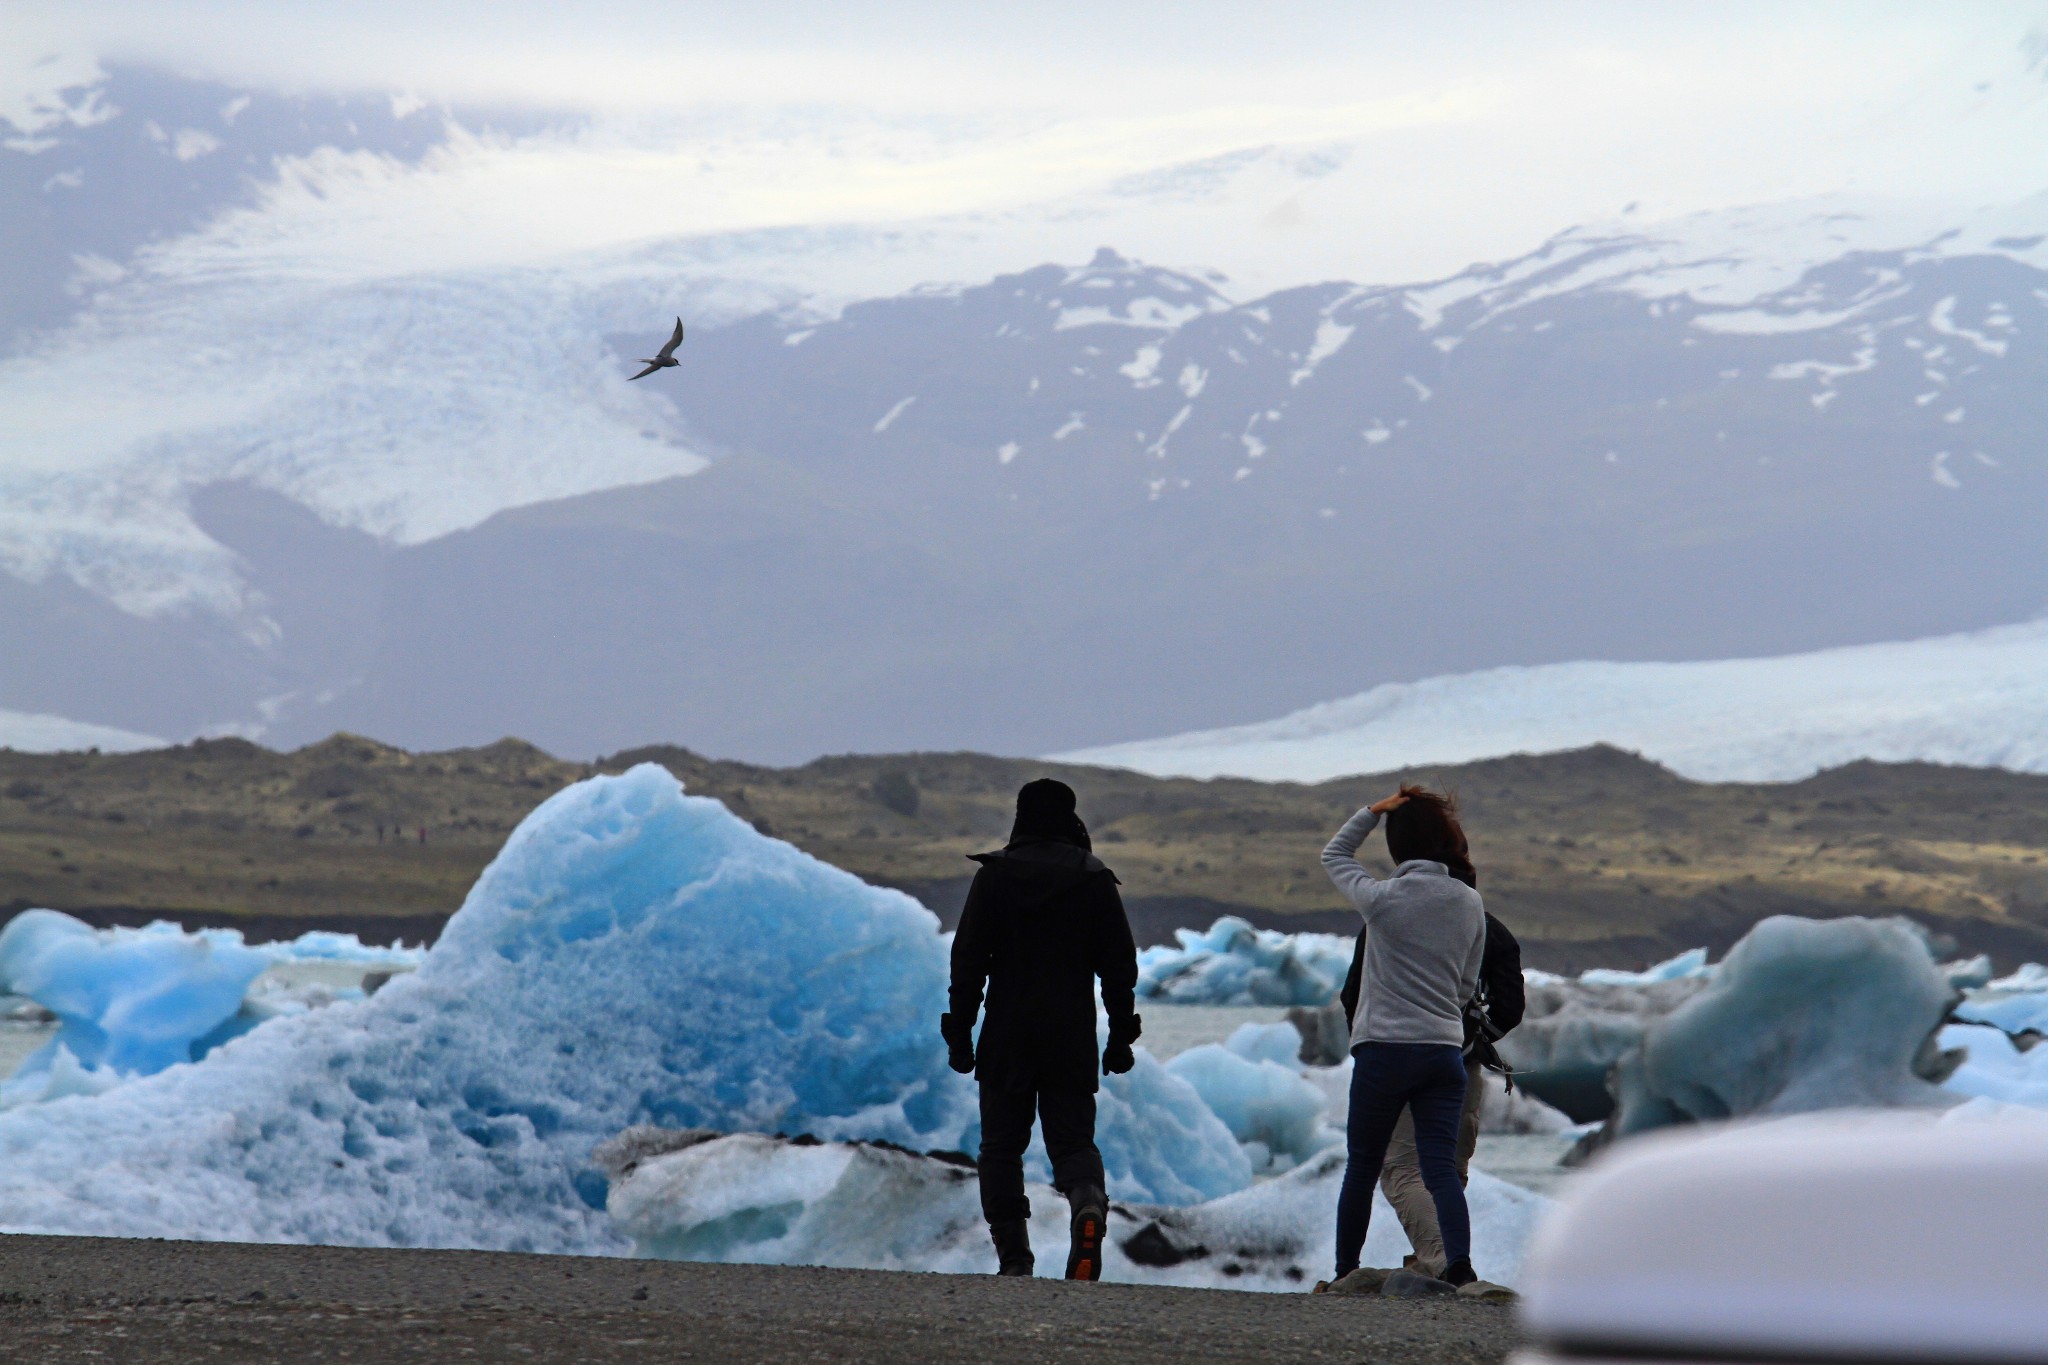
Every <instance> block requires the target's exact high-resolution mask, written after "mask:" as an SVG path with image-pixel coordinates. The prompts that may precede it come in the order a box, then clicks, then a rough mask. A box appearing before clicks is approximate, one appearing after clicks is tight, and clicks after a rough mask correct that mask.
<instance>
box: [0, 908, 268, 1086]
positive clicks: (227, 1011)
mask: <svg viewBox="0 0 2048 1365" xmlns="http://www.w3.org/2000/svg"><path fill="white" fill-rule="evenodd" d="M270 962H271V959H270V958H269V957H267V956H266V955H264V954H263V953H261V952H259V951H257V950H255V949H253V948H248V947H245V946H243V944H242V942H241V935H239V934H236V935H234V936H233V938H232V940H229V939H228V938H226V937H223V936H214V937H205V936H199V935H187V934H183V933H180V932H178V931H177V930H176V929H175V927H174V926H170V925H164V926H162V928H161V929H158V928H157V927H156V926H152V927H151V928H150V929H146V930H132V929H131V930H118V929H116V930H106V929H100V930H96V929H93V928H91V927H90V926H88V925H86V924H83V923H80V922H79V921H78V920H75V919H73V918H72V917H71V916H69V915H65V914H60V913H58V912H57V911H55V910H24V911H22V912H21V913H20V914H18V915H16V916H15V917H14V918H13V919H12V920H10V921H8V924H7V927H6V928H5V929H4V930H0V991H4V992H6V993H8V994H12V995H25V996H27V997H29V998H30V999H31V1000H34V1001H35V1002H36V1003H37V1004H39V1005H41V1006H42V1007H43V1008H44V1009H47V1010H49V1011H50V1012H51V1013H52V1014H54V1015H56V1016H57V1019H58V1030H57V1036H56V1037H55V1038H53V1039H52V1040H51V1041H50V1043H49V1044H48V1045H47V1046H46V1047H44V1048H43V1050H42V1051H41V1052H39V1053H37V1054H36V1055H34V1056H32V1057H30V1058H29V1059H28V1061H26V1062H24V1063H23V1064H22V1067H21V1070H22V1071H23V1072H28V1073H36V1072H41V1071H44V1070H47V1069H48V1068H49V1066H50V1064H51V1062H52V1061H53V1060H54V1059H55V1058H56V1055H57V1053H58V1050H59V1049H62V1050H63V1051H65V1052H68V1053H69V1054H70V1055H71V1057H72V1058H73V1060H75V1061H76V1062H77V1063H78V1064H80V1065H81V1066H83V1067H85V1068H87V1069H88V1070H98V1069H101V1068H106V1069H109V1070H112V1071H117V1072H134V1073H140V1074H144V1075H147V1074H149V1073H151V1072H156V1071H161V1070H163V1069H164V1068H165V1067H167V1066H171V1065H173V1064H174V1063H177V1062H189V1061H192V1060H194V1059H195V1058H196V1057H197V1056H199V1055H202V1054H203V1053H204V1051H205V1046H204V1043H205V1040H206V1039H207V1038H208V1037H209V1036H210V1035H212V1034H214V1033H215V1032H216V1031H217V1030H219V1029H221V1028H222V1027H223V1026H224V1025H226V1024H227V1023H228V1021H229V1020H231V1019H233V1018H234V1017H235V1015H236V1013H237V1012H238V1011H240V1009H241V1007H242V997H243V996H244V995H245V994H247V992H248V990H249V985H250V983H251V982H253V981H255V979H256V978H257V977H258V976H260V975H262V974H263V971H264V969H265V968H267V967H268V966H270ZM195 1049H196V1050H195Z"/></svg>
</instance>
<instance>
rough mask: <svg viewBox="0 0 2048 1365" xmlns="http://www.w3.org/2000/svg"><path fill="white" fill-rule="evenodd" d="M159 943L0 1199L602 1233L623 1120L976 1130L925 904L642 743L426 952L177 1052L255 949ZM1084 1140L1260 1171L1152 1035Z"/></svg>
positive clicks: (925, 1132)
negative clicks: (646, 750)
mask: <svg viewBox="0 0 2048 1365" xmlns="http://www.w3.org/2000/svg"><path fill="white" fill-rule="evenodd" d="M86 932H87V933H88V934H90V933H91V931H89V930H88V931H86ZM26 937H27V938H28V939H32V940H39V945H40V946H39V947H38V950H37V951H36V952H27V951H26V950H25V952H24V956H23V961H25V962H32V961H40V962H59V961H60V959H63V955H64V953H67V952H68V953H74V954H75V953H77V952H79V951H83V950H82V949H81V948H80V947H79V946H78V945H75V944H69V940H70V938H71V937H73V936H72V935H71V934H70V931H68V930H60V929H57V928H54V927H51V926H48V925H45V926H44V927H43V928H41V929H37V930H35V931H34V932H31V933H28V934H26ZM165 941H166V943H171V942H173V940H172V939H171V938H170V937H169V936H166V939H165ZM178 943H179V945H180V946H177V947H176V948H175V951H176V952H177V953H179V954H183V955H184V956H183V957H181V959H180V962H181V963H182V964H183V965H179V966H176V967H175V968H172V967H166V968H165V969H164V970H163V971H162V972H161V973H160V974H159V975H158V976H157V977H155V978H154V980H155V983H156V987H161V988H163V989H156V988H150V989H143V988H142V985H143V982H144V976H143V974H139V973H138V974H137V975H135V976H134V977H133V978H132V981H133V983H134V984H136V985H137V990H136V991H134V992H131V993H130V994H128V995H125V996H123V997H122V999H121V1002H120V1003H119V1005H118V1007H116V1006H111V1005H110V1006H107V1007H104V1008H103V1007H101V1006H99V1005H97V1004H95V1003H94V1002H93V1001H86V1002H84V1003H82V1004H81V1005H80V1006H79V1007H78V1008H77V1009H76V1010H75V1011H74V1014H75V1016H76V1017H77V1019H78V1020H80V1021H81V1023H82V1024H84V1023H90V1024H92V1026H93V1027H94V1028H97V1029H98V1030H99V1032H100V1033H101V1034H102V1035H104V1036H105V1037H106V1038H107V1039H113V1038H115V1037H117V1036H119V1037H125V1038H132V1039H137V1040H143V1041H142V1042H137V1043H135V1044H134V1045H133V1046H132V1047H130V1050H128V1051H125V1052H122V1053H121V1054H120V1055H121V1056H122V1057H125V1058H128V1059H130V1060H135V1061H137V1062H138V1065H137V1066H136V1067H135V1068H134V1069H135V1070H138V1071H142V1070H147V1069H148V1067H149V1066H152V1065H154V1064H155V1063H157V1062H159V1061H162V1060H164V1059H165V1058H166V1057H171V1058H173V1060H175V1061H178V1062H179V1064H173V1065H169V1066H167V1067H166V1068H165V1069H162V1070H159V1071H157V1072H156V1073H155V1074H150V1075H140V1076H137V1077H136V1078H134V1079H129V1080H125V1081H122V1082H120V1083H119V1084H115V1085H113V1086H112V1088H111V1089H107V1090H105V1091H104V1093H98V1094H90V1093H74V1092H78V1091H90V1090H92V1089H96V1088H98V1086H99V1085H101V1084H104V1083H105V1082H104V1079H102V1080H101V1081H99V1082H92V1083H84V1082H80V1081H79V1080H78V1077H76V1076H73V1075H72V1074H71V1073H72V1072H74V1071H78V1070H79V1068H77V1067H76V1066H70V1067H68V1068H67V1069H66V1070H65V1074H64V1077H63V1078H62V1079H63V1080H64V1084H65V1086H69V1087H71V1089H70V1090H69V1091H64V1090H62V1088H61V1087H59V1088H58V1092H60V1093H70V1094H71V1097H70V1098H63V1099H55V1100H52V1102H49V1103H43V1104H36V1105H30V1106H24V1107H18V1108H14V1109H10V1110H8V1111H6V1112H4V1113H0V1227H4V1228H5V1229H8V1230H12V1231H39V1232H57V1233H82V1234H105V1235H117V1236H162V1237H179V1238H202V1239H219V1240H237V1241H287V1242H331V1243H353V1244H364V1245H400V1246H464V1247H486V1248H504V1249H511V1250H552V1251H571V1252H593V1253H622V1252H625V1251H627V1250H629V1249H630V1245H631V1244H630V1241H629V1240H628V1239H627V1238H626V1237H625V1236H624V1235H623V1234H621V1233H620V1232H618V1231H617V1230H616V1229H615V1228H614V1227H613V1226H612V1224H611V1222H610V1220H609V1219H608V1218H607V1217H606V1215H605V1214H604V1212H603V1205H604V1202H605V1195H606V1181H605V1177H604V1176H603V1175H602V1174H601V1173H600V1172H599V1171H597V1170H596V1169H595V1168H594V1167H593V1166H592V1165H591V1163H590V1160H589V1154H590V1152H591V1150H592V1149H593V1148H594V1147H595V1146H596V1145H597V1144H598V1143H599V1142H600V1141H602V1140H604V1139H606V1138H609V1137H611V1136H612V1135H614V1134H616V1133H618V1132H620V1131H621V1130H623V1129H626V1128H628V1127H631V1126H633V1125H636V1124H647V1123H654V1124H663V1125H668V1126H671V1127H708V1128H717V1129H722V1130H726V1131H754V1132H762V1133H772V1132H778V1131H780V1132H789V1133H804V1134H811V1135H814V1136H817V1137H820V1138H826V1139H867V1140H874V1139H882V1140H887V1141H891V1142H895V1143H900V1144H902V1145H903V1146H906V1147H910V1148H913V1149H925V1150H944V1149H956V1148H965V1149H967V1150H972V1148H973V1145H974V1143H975V1140H976V1136H977V1134H976V1122H975V1112H976V1106H975V1103H974V1099H975V1096H974V1089H973V1085H972V1083H971V1082H970V1081H968V1080H967V1079H966V1078H964V1077H960V1076H956V1075H954V1074H953V1073H952V1072H951V1071H949V1070H947V1068H946V1065H945V1054H944V1049H943V1047H942V1046H941V1045H940V1043H939V1040H938V1036H937V1029H936V1021H937V1018H938V1014H939V1012H940V1010H941V1009H943V1007H944V996H945V984H946V970H947V964H946V949H945V943H944V940H943V939H942V938H941V937H940V935H939V933H938V928H937V923H936V921H935V920H934V919H933V917H932V916H931V914H930V913H929V912H928V911H926V910H925V909H924V908H923V907H922V906H920V905H918V904H917V903H916V902H915V901H913V900H911V899H910V898H909V897H907V896H905V895H902V894H901V893H898V892H895V891H888V890H882V889H878V888H875V887H871V886H868V885H866V884H865V883H863V882H861V881H860V880H858V879H857V878H855V877H853V876H851V875H849V874H847V873H844V872H841V871H839V870H837V869H835V868H831V867H828V866H826V865H825V864H822V863H819V862H817V861H816V860H814V859H812V858H810V857H808V856H806V855H804V854H803V853H801V852H799V851H798V850H796V849H794V848H792V847H790V846H789V845H788V844H785V843H781V842H779V841H777V840H773V839H769V838H766V837H764V836H762V835H761V834H759V833H757V832H756V831H755V830H754V829H753V828H752V827H751V826H749V825H747V824H746V823H745V822H744V821H741V820H739V819H737V818H736V817H734V816H733V815H732V814H731V813H729V812H728V811H727V810H726V809H725V807H723V806H722V805H720V804H719V803H717V802H715V801H710V800H705V799H702V798H694V797H688V796H685V795H684V794H683V792H682V789H681V786H680V785H679V784H678V783H677V782H676V780H675V779H674V778H673V777H671V776H670V775H669V774H668V773H666V772H664V771H663V770H661V769H660V768H658V767H655V766H653V765H642V766H640V767H637V768H634V769H632V770H631V771H630V772H627V773H625V774H623V775H621V776H618V777H601V778H593V779H591V780H589V781H586V782H582V783H579V784H577V785H575V786H573V787H569V788H567V789H565V790H563V791H561V792H558V793H556V794H555V795H554V796H553V797H551V798H549V799H548V800H547V801H546V802H545V803H543V804H542V805H541V806H540V807H539V809H537V810H536V811H534V812H533V814H532V815H530V816H529V817H528V818H527V819H526V821H525V822H524V823H522V824H521V826H520V827H519V828H518V829H517V830H516V831H515V832H514V833H513V835H512V837H511V838H510V839H509V840H508V841H507V842H506V845H505V847H504V849H503V850H502V851H501V852H500V854H499V856H498V858H497V859H496V860H495V861H494V862H493V863H492V864H491V866H490V867H489V868H488V869H486V870H485V872H484V874H483V875H482V876H481V877H480V878H479V879H478V881H477V884H476V886H475V887H474V888H473V889H472V890H471V892H470V894H469V896H468V898H467V900H466V901H465V902H464V904H463V906H462V908H461V910H460V911H459V912H458V913H457V914H456V915H455V916H454V918H453V919H451V920H450V921H449V924H448V926H447V928H446V930H445V931H444V932H443V934H442V937H441V939H440V941H439V942H438V943H437V944H436V945H435V946H434V948H433V949H432V950H431V951H430V952H429V953H427V954H426V956H425V959H424V961H422V962H421V964H420V966H419V969H418V970H417V971H416V972H411V973H406V974H404V975H401V976H399V977H397V978H396V979H394V980H393V981H392V982H391V983H390V984H389V985H387V986H386V987H384V988H383V989H382V990H381V991H379V992H378V993H377V994H376V995H374V996H372V997H370V998H368V999H361V1000H342V1001H340V1002H338V1003H335V1004H332V1005H329V1006H327V1007H325V1008H321V1009H315V1010H309V1011H306V1012H303V1013H298V1014H290V1015H284V1016H282V1017H277V1018H273V1019H271V1020H269V1021H268V1022H266V1023H264V1024H262V1025H261V1026H260V1027H257V1028H255V1029H253V1030H252V1031H250V1032H247V1033H245V1034H243V1035H242V1036H240V1037H237V1038H233V1039H232V1040H230V1041H227V1042H225V1043H223V1044H222V1045H220V1046H218V1047H216V1048H214V1049H213V1050H212V1051H211V1052H210V1053H208V1054H207V1055H206V1056H205V1057H204V1059H203V1060H201V1061H198V1062H183V1061H182V1060H181V1059H177V1058H176V1057H175V1055H174V1054H175V1051H176V1048H177V1047H178V1046H182V1047H184V1048H185V1049H186V1050H187V1051H188V1052H189V1050H190V1048H191V1046H192V1039H191V1037H189V1036H186V1035H190V1034H191V1033H192V1030H193V1029H194V1028H195V1027H197V1026H198V1024H199V1023H200V1022H202V1019H201V1016H203V1015H205V1014H207V1013H209V1012H211V1011H214V1010H217V1009H219V1008H222V1007H224V1006H229V1005H230V1004H231V1002H232V1001H234V1000H238V999H239V998H240V994H241V991H242V989H244V988H245V987H246V985H247V980H246V979H245V978H244V977H243V975H242V974H243V973H245V972H246V973H248V974H249V975H251V976H253V974H254V972H255V971H257V970H260V969H261V965H262V962H263V961H264V960H265V959H264V957H263V955H262V954H261V952H259V951H258V950H255V949H248V948H242V949H240V950H239V951H236V949H235V945H222V944H220V943H217V942H208V943H207V945H206V948H205V951H204V953H196V952H195V951H194V950H192V949H190V948H189V947H186V946H182V940H178ZM67 945H69V946H67ZM56 950H62V951H56ZM186 959H190V960H189V961H187V960H186ZM194 963H198V964H199V967H198V968H196V969H194V970H187V969H188V968H192V967H193V964H194ZM160 965H161V964H160ZM87 975H90V973H88V974H87ZM101 975H102V976H103V977H104V976H105V975H106V974H105V973H101ZM115 975H117V976H118V975H120V974H118V973H117V974H115ZM63 976H64V969H62V968H61V966H60V967H59V968H58V970H57V971H56V977H58V978H61V977H63ZM80 979H83V977H81V978H80ZM122 979H123V980H128V979H130V978H127V977H122ZM201 987H203V989H201ZM39 989H43V987H39ZM202 997H203V999H204V1002H205V1004H206V1009H204V1010H201V1009H199V1008H198V1007H197V1004H196V1003H194V1002H197V1001H199V1000H200V999H201V998H202ZM38 998H39V999H40V998H43V997H42V996H38ZM187 1005H190V1006H191V1008H186V1006H187ZM174 1006H175V1007H176V1008H174ZM66 1023H67V1026H68V1025H69V1024H70V1016H67V1019H66ZM173 1025H175V1027H173ZM76 1036H78V1037H79V1038H81V1039H85V1038H89V1037H90V1036H91V1035H90V1032H89V1031H88V1030H86V1029H85V1028H83V1027H81V1028H80V1029H79V1030H78V1032H77V1035H76ZM152 1039H154V1040H156V1041H155V1042H153V1043H149V1042H148V1040H152ZM179 1040H182V1041H179ZM144 1043H148V1046H144ZM124 1046H128V1045H125V1044H124ZM151 1047H154V1048H156V1050H155V1051H151V1050H150V1048H151ZM100 1055H101V1059H102V1060H103V1061H105V1062H107V1063H108V1064H109V1066H112V1065H114V1064H115V1063H116V1062H117V1060H118V1059H117V1058H116V1057H115V1055H114V1054H113V1053H112V1052H102V1053H101V1054H100ZM82 1074H84V1075H87V1076H100V1077H102V1078H104V1076H105V1075H106V1074H107V1072H106V1071H105V1070H104V1069H103V1070H102V1071H99V1072H85V1073H82ZM55 1079H56V1078H53V1085H55ZM1100 1142H1101V1145H1102V1147H1103V1149H1104V1157H1105V1161H1106V1162H1107V1164H1108V1165H1109V1167H1110V1169H1111V1171H1112V1173H1113V1185H1114V1187H1115V1192H1116V1193H1117V1194H1118V1195H1119V1196H1120V1197H1123V1198H1144V1199H1149V1200H1152V1201H1154V1202H1159V1203H1173V1202H1180V1201H1184V1200H1190V1199H1200V1198H1207V1197H1211V1196H1213V1195H1216V1194H1221V1193H1225V1192H1227V1191H1228V1190H1230V1189H1236V1188H1242V1187H1243V1185H1245V1184H1247V1183H1248V1182H1249V1179H1250V1176H1249V1171H1248V1169H1247V1167H1246V1164H1245V1159H1244V1155H1243V1152H1242V1150H1241V1149H1240V1148H1239V1147H1238V1145H1237V1144H1236V1143H1235V1142H1234V1141H1233V1140H1232V1139H1231V1138H1230V1135H1229V1132H1228V1130H1227V1129H1225V1128H1224V1127H1223V1125H1222V1123H1221V1122H1220V1121H1219V1120H1218V1119H1217V1118H1216V1116H1215V1115H1214V1114H1213V1113H1212V1112H1210V1111H1209V1110H1208V1109H1207V1107H1206V1106H1204V1105H1203V1104H1202V1103H1201V1101H1200V1098H1199V1097H1198V1096H1197V1095H1196V1094H1195V1093H1194V1091H1193V1090H1192V1089H1191V1088H1190V1087H1188V1086H1187V1085H1186V1084H1185V1083H1183V1082H1181V1081H1179V1080H1177V1079H1176V1078H1174V1077H1172V1076H1171V1075H1169V1074H1168V1073H1166V1072H1165V1070H1164V1069H1163V1068H1161V1067H1159V1066H1158V1065H1157V1064H1156V1063H1154V1062H1152V1061H1151V1060H1150V1059H1149V1058H1146V1059H1145V1060H1144V1062H1143V1063H1142V1064H1141V1065H1140V1067H1139V1068H1138V1069H1137V1070H1136V1071H1134V1072H1132V1073H1131V1075H1130V1076H1129V1077H1119V1078H1114V1079H1113V1080H1112V1081H1111V1083H1109V1084H1108V1085H1106V1086H1105V1089H1104V1096H1103V1102H1102V1123H1101V1129H1100Z"/></svg>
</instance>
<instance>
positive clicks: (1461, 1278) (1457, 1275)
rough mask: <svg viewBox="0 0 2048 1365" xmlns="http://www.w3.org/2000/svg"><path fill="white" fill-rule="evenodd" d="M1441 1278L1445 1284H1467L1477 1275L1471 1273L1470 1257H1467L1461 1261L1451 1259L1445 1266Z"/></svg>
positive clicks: (1476, 1277)
mask: <svg viewBox="0 0 2048 1365" xmlns="http://www.w3.org/2000/svg"><path fill="white" fill-rule="evenodd" d="M1441 1278H1442V1280H1443V1282H1444V1283H1445V1284H1455V1285H1467V1284H1471V1283H1472V1282H1473V1281H1474V1280H1476V1279H1478V1278H1479V1277H1478V1276H1477V1275H1475V1274H1473V1273H1472V1262H1471V1260H1470V1258H1467V1259H1465V1260H1461V1261H1452V1262H1451V1263H1450V1264H1449V1265H1447V1266H1445V1267H1444V1273H1443V1275H1442V1276H1441Z"/></svg>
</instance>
